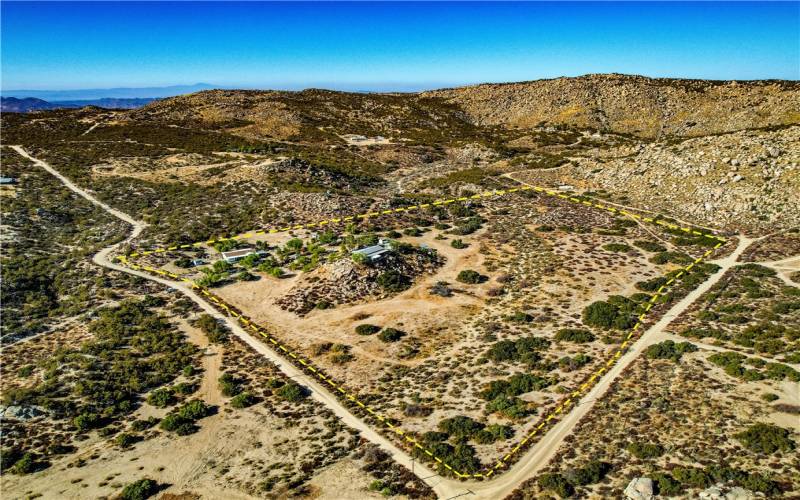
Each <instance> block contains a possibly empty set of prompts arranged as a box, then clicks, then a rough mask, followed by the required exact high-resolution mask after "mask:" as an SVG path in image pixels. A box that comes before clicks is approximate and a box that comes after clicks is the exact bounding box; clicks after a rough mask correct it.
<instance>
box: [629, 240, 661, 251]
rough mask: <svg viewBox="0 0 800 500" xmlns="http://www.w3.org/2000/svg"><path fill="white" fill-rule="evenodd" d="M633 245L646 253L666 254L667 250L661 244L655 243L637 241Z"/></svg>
mask: <svg viewBox="0 0 800 500" xmlns="http://www.w3.org/2000/svg"><path fill="white" fill-rule="evenodd" d="M633 244H634V245H635V246H637V247H638V248H641V249H642V250H644V251H646V252H666V251H667V249H666V247H664V246H663V245H661V244H660V243H656V242H654V241H645V240H637V241H634V242H633Z"/></svg>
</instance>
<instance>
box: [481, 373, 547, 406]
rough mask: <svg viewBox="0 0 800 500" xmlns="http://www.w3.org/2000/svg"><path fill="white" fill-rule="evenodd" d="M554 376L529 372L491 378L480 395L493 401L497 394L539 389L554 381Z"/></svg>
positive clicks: (509, 395) (502, 394) (515, 394)
mask: <svg viewBox="0 0 800 500" xmlns="http://www.w3.org/2000/svg"><path fill="white" fill-rule="evenodd" d="M556 382H557V380H556V379H554V378H545V377H541V376H539V375H532V374H530V373H516V374H514V375H512V376H510V377H509V378H507V379H505V380H492V381H491V382H489V383H488V384H487V385H486V387H485V388H484V389H483V391H481V393H480V395H481V397H482V398H483V399H485V400H487V401H494V400H495V399H497V398H498V397H499V396H507V397H513V396H519V395H521V394H525V393H527V392H531V391H540V390H542V389H544V388H545V387H548V386H551V385H553V384H554V383H556Z"/></svg>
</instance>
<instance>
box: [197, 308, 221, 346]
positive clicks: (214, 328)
mask: <svg viewBox="0 0 800 500" xmlns="http://www.w3.org/2000/svg"><path fill="white" fill-rule="evenodd" d="M195 326H197V327H198V328H200V330H202V331H203V333H205V334H206V337H208V341H209V342H211V343H212V344H222V343H225V342H227V341H228V334H229V331H228V329H227V327H225V326H224V325H223V324H222V323H220V321H218V320H217V319H216V318H215V317H214V316H211V315H210V314H205V313H203V314H201V315H200V316H199V317H198V318H197V320H196V321H195Z"/></svg>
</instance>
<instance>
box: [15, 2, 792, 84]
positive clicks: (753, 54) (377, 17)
mask: <svg viewBox="0 0 800 500" xmlns="http://www.w3.org/2000/svg"><path fill="white" fill-rule="evenodd" d="M601 72H602V73H605V72H619V73H636V74H644V75H647V76H671V77H689V78H712V79H760V78H782V79H800V3H798V2H786V3H742V2H735V3H722V2H711V3H681V2H670V3H252V2H248V3H229V2H225V3H208V2H204V3H189V2H178V3H153V2H146V3H126V2H120V3H99V2H88V3H73V2H57V3H41V2H35V3H27V2H26V3H22V2H7V1H3V2H2V86H3V88H5V89H19V88H26V89H75V88H97V87H116V86H126V87H127V86H133V87H140V86H162V85H173V84H189V83H196V82H208V83H212V84H215V85H221V86H243V87H263V88H304V87H311V86H317V87H329V88H340V89H365V90H368V89H369V90H374V89H398V90H410V89H418V88H430V87H437V86H449V85H460V84H466V83H476V82H486V81H491V82H499V81H517V80H532V79H537V78H549V77H556V76H562V75H566V76H576V75H581V74H585V73H601Z"/></svg>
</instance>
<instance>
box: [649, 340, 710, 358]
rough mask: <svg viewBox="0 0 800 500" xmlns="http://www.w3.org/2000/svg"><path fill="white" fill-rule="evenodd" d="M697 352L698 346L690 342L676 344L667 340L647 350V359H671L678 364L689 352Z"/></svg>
mask: <svg viewBox="0 0 800 500" xmlns="http://www.w3.org/2000/svg"><path fill="white" fill-rule="evenodd" d="M695 351H697V346H696V345H694V344H691V343H689V342H679V343H675V342H673V341H672V340H665V341H663V342H661V343H659V344H653V345H650V346H648V347H647V349H645V355H646V356H647V359H670V360H672V361H675V362H678V361H680V359H681V357H682V356H683V355H684V354H685V353H687V352H695Z"/></svg>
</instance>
